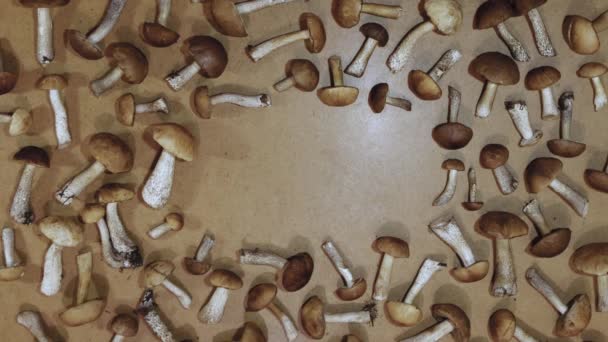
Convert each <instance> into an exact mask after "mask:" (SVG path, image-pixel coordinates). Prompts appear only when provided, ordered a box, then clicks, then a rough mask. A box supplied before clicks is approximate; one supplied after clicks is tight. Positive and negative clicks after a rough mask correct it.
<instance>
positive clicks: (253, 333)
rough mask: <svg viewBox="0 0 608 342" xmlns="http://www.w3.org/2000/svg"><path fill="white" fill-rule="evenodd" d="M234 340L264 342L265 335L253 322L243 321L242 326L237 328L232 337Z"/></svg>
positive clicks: (239, 341)
mask: <svg viewBox="0 0 608 342" xmlns="http://www.w3.org/2000/svg"><path fill="white" fill-rule="evenodd" d="M232 341H234V342H266V336H264V333H263V332H262V329H260V327H258V325H257V324H255V323H253V322H245V324H244V325H243V327H242V328H241V329H239V330H238V331H237V332H236V334H235V335H234V336H233V337H232Z"/></svg>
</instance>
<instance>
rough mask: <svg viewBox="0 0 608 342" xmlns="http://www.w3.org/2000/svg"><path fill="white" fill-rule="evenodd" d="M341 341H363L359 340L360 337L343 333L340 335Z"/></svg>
mask: <svg viewBox="0 0 608 342" xmlns="http://www.w3.org/2000/svg"><path fill="white" fill-rule="evenodd" d="M341 342H363V341H361V339H360V338H358V337H357V336H355V335H345V336H344V337H342V341H341Z"/></svg>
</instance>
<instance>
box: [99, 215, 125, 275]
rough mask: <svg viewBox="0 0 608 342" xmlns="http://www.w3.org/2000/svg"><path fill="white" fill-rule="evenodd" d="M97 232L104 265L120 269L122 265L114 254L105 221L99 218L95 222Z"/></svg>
mask: <svg viewBox="0 0 608 342" xmlns="http://www.w3.org/2000/svg"><path fill="white" fill-rule="evenodd" d="M96 225H97V230H98V231H99V239H100V240H101V254H102V255H103V259H104V260H105V262H106V264H108V266H110V267H112V268H122V267H123V264H122V262H121V261H120V258H119V257H118V256H116V255H115V254H114V248H113V247H112V241H111V240H110V231H109V230H108V225H107V224H106V220H105V219H104V218H101V219H100V220H99V221H97V222H96Z"/></svg>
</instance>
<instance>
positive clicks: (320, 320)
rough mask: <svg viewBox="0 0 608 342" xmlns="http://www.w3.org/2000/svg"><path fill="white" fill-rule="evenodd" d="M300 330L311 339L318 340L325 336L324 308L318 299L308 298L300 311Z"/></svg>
mask: <svg viewBox="0 0 608 342" xmlns="http://www.w3.org/2000/svg"><path fill="white" fill-rule="evenodd" d="M300 321H301V323H302V329H304V331H305V332H306V333H307V334H308V336H310V337H311V338H313V339H316V340H319V339H321V338H323V336H324V335H325V307H324V305H323V302H322V301H321V299H319V297H317V296H312V297H310V298H308V300H307V301H306V302H304V305H302V308H301V309H300Z"/></svg>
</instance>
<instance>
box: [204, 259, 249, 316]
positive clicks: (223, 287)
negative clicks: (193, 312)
mask: <svg viewBox="0 0 608 342" xmlns="http://www.w3.org/2000/svg"><path fill="white" fill-rule="evenodd" d="M208 281H209V285H211V286H213V294H212V295H211V297H209V299H208V300H207V303H206V304H205V305H204V306H203V307H202V308H201V310H200V311H199V312H198V320H199V321H200V322H201V323H204V324H217V323H219V322H220V321H221V320H222V317H223V316H224V310H225V308H226V304H227V303H228V294H229V293H230V291H235V290H238V289H240V288H241V287H243V280H241V277H239V276H238V275H237V274H236V273H234V272H231V271H228V270H223V269H217V270H213V272H211V274H210V275H209V278H208Z"/></svg>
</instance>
